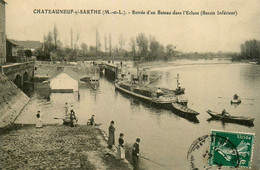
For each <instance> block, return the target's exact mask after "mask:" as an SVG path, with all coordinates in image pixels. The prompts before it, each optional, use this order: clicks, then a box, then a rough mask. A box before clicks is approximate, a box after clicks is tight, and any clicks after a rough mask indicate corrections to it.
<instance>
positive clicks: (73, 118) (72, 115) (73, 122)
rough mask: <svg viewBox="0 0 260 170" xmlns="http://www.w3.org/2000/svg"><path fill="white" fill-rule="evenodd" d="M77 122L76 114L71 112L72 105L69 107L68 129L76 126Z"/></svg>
mask: <svg viewBox="0 0 260 170" xmlns="http://www.w3.org/2000/svg"><path fill="white" fill-rule="evenodd" d="M77 122H78V118H77V117H76V114H75V112H74V110H73V105H71V107H70V127H74V126H76V123H77Z"/></svg>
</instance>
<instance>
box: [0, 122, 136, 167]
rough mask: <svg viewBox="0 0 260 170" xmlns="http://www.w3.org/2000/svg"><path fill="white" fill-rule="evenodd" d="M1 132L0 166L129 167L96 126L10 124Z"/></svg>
mask: <svg viewBox="0 0 260 170" xmlns="http://www.w3.org/2000/svg"><path fill="white" fill-rule="evenodd" d="M1 132H2V134H0V140H1V143H0V155H1V157H0V169H52V168H53V169H111V170H112V169H126V170H128V169H132V168H131V166H130V164H129V163H127V162H126V161H120V160H117V159H116V157H115V152H114V151H113V150H112V151H111V150H109V149H108V148H107V142H106V140H105V137H104V136H103V133H102V131H101V130H100V129H98V128H96V127H92V126H87V125H81V126H77V127H69V126H63V125H48V126H44V127H43V128H40V129H37V128H35V127H34V125H24V126H23V125H14V127H13V130H8V131H1Z"/></svg>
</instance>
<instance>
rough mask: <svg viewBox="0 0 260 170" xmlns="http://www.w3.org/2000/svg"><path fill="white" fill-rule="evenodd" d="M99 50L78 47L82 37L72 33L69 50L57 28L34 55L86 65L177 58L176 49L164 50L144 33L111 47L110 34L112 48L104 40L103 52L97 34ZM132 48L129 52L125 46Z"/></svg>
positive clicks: (166, 47) (120, 40) (46, 36)
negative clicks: (99, 60)
mask: <svg viewBox="0 0 260 170" xmlns="http://www.w3.org/2000/svg"><path fill="white" fill-rule="evenodd" d="M96 34H97V35H96V36H97V39H96V41H97V42H96V46H92V45H90V46H88V45H87V44H86V43H85V42H83V43H81V44H80V45H79V44H78V41H79V39H80V35H79V34H78V33H76V35H74V34H73V30H72V29H71V31H70V47H69V46H64V45H63V44H62V42H61V41H60V40H59V36H60V35H59V32H58V29H57V27H56V25H54V28H53V30H52V31H49V32H48V34H47V35H44V41H43V44H42V47H40V48H38V49H36V50H35V55H36V57H37V59H39V60H59V61H62V60H64V61H83V60H88V59H89V58H103V59H108V60H109V59H113V58H117V57H121V58H125V59H131V60H134V61H156V60H168V59H169V58H171V57H174V56H176V55H178V51H177V50H176V46H174V45H172V44H169V45H167V46H164V45H163V44H161V43H160V42H159V41H158V40H157V39H156V38H155V37H154V36H151V35H150V36H147V35H145V34H144V33H140V34H138V35H137V36H136V37H132V38H131V39H130V40H129V43H127V40H126V39H125V38H124V37H123V35H122V34H121V35H120V36H119V37H118V44H115V45H114V46H112V44H111V34H110V35H109V42H108V43H109V48H108V47H107V38H106V37H105V43H104V50H101V43H100V40H99V34H98V31H97V33H96ZM127 44H128V45H129V47H130V48H128V49H126V45H127Z"/></svg>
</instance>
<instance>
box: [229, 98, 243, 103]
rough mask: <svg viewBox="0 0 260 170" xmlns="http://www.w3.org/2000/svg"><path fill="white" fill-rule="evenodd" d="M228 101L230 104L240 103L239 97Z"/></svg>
mask: <svg viewBox="0 0 260 170" xmlns="http://www.w3.org/2000/svg"><path fill="white" fill-rule="evenodd" d="M230 103H231V104H240V103H241V99H239V98H238V99H232V100H231V101H230Z"/></svg>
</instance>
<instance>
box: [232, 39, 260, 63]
mask: <svg viewBox="0 0 260 170" xmlns="http://www.w3.org/2000/svg"><path fill="white" fill-rule="evenodd" d="M241 59H249V60H255V61H257V60H258V62H259V61H260V41H259V40H255V39H254V40H248V41H246V42H244V43H243V44H241V46H240V54H235V55H233V60H241Z"/></svg>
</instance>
